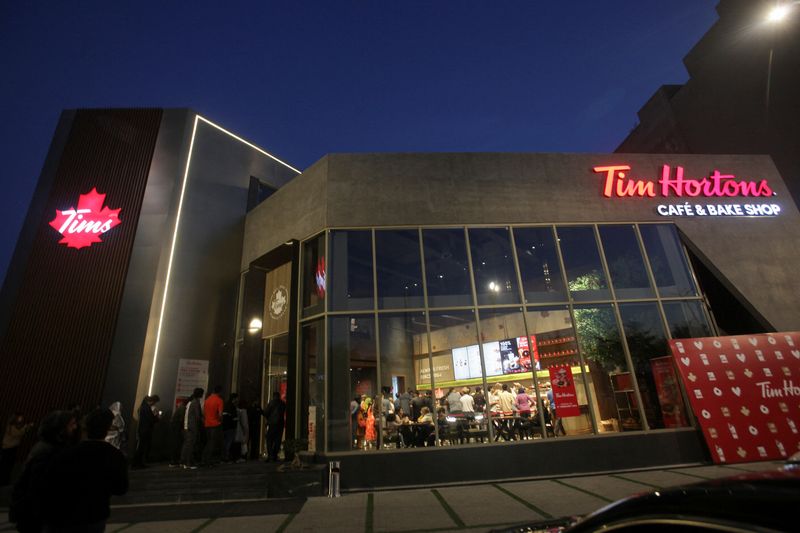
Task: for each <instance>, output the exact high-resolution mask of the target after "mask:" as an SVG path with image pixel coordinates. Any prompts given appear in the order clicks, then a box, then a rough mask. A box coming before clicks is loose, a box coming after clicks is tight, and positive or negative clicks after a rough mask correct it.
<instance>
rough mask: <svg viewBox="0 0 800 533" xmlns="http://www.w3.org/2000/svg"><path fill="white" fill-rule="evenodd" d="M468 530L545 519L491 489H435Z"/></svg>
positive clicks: (489, 486) (474, 486)
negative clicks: (481, 526) (474, 527)
mask: <svg viewBox="0 0 800 533" xmlns="http://www.w3.org/2000/svg"><path fill="white" fill-rule="evenodd" d="M438 490H439V493H440V494H441V495H442V496H443V497H444V499H445V501H446V502H447V504H448V505H450V507H452V508H453V510H454V511H455V512H456V514H457V515H458V516H459V517H460V518H461V520H463V521H464V523H465V524H466V525H467V526H477V525H480V524H500V523H504V522H526V521H532V520H541V519H542V518H544V517H543V516H541V515H539V514H538V513H536V512H535V511H533V510H532V509H529V508H528V507H525V506H524V505H522V504H521V503H520V502H518V501H516V500H515V499H513V498H512V497H510V496H508V495H507V494H505V493H503V492H501V491H499V490H497V489H496V488H495V487H494V486H492V485H472V486H468V487H448V488H441V489H438Z"/></svg>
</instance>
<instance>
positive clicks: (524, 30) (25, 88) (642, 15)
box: [0, 0, 717, 278]
mask: <svg viewBox="0 0 800 533" xmlns="http://www.w3.org/2000/svg"><path fill="white" fill-rule="evenodd" d="M715 5H716V1H711V0H671V1H669V2H664V1H660V0H639V1H634V0H628V1H616V0H615V1H612V0H603V1H589V0H586V1H580V2H577V1H564V2H546V1H544V0H527V1H522V0H514V1H512V0H507V1H489V0H484V1H467V0H452V1H445V0H428V1H411V0H394V1H390V0H374V1H367V0H362V1H345V0H319V1H304V0H295V1H283V2H278V1H272V0H261V1H258V2H256V1H253V2H244V1H241V2H219V1H215V2H211V1H192V2H188V1H185V2H179V1H170V2H148V1H144V0H140V1H137V2H113V1H108V0H105V1H102V2H81V1H77V0H74V1H59V2H38V3H37V2H24V1H7V2H4V3H3V5H2V7H0V66H2V71H0V101H2V109H3V120H2V122H0V141H2V142H0V160H2V183H3V186H4V189H3V191H2V194H1V195H0V198H1V200H0V201H1V202H2V204H1V205H0V207H1V208H2V209H1V210H0V278H4V277H5V271H6V268H7V265H8V262H9V260H10V258H11V254H12V253H13V248H14V246H15V244H16V239H17V235H18V234H19V231H20V228H21V225H22V222H23V219H24V217H25V213H26V212H27V207H28V204H29V203H30V200H31V195H32V194H33V190H34V186H35V184H36V181H37V180H38V177H39V172H40V171H41V168H42V164H43V163H44V159H45V156H46V154H47V150H48V147H49V143H50V140H51V137H52V135H53V131H54V129H55V126H56V124H57V121H58V117H59V114H60V112H61V110H62V109H65V108H81V107H141V106H152V107H191V108H194V109H195V110H196V111H198V112H199V113H201V114H202V115H204V116H206V117H207V118H209V119H210V120H213V121H215V122H217V123H218V124H220V125H222V126H224V127H226V128H227V129H229V130H231V131H233V132H235V133H237V134H239V135H241V136H243V137H245V138H247V139H248V140H250V141H252V142H253V143H255V144H257V145H259V146H261V147H262V148H264V149H266V150H267V151H269V152H271V153H273V154H275V155H276V156H278V157H279V158H282V159H283V160H285V161H287V162H289V163H290V164H292V165H293V166H295V167H298V168H300V169H303V168H306V167H308V166H309V165H311V164H312V163H313V162H314V161H316V160H317V159H319V158H320V157H322V156H324V155H325V154H327V153H331V152H395V151H515V152H516V151H524V152H608V151H612V150H613V149H614V148H616V146H617V145H618V144H619V142H620V141H621V140H622V139H623V138H624V137H625V136H626V135H627V133H628V132H629V131H630V130H631V128H632V127H633V126H634V125H635V123H636V112H637V111H638V110H639V108H640V107H641V106H642V105H643V104H644V103H645V102H646V101H647V99H648V98H649V97H650V95H651V94H652V93H653V92H654V91H655V90H656V89H657V88H658V87H659V86H660V85H662V84H666V83H683V82H684V81H686V79H687V74H686V70H685V69H684V67H683V63H682V58H683V56H684V55H686V53H687V52H688V51H689V50H690V48H691V47H692V46H693V44H694V43H696V42H697V40H698V39H699V38H700V36H702V35H703V34H704V33H705V32H706V31H707V30H708V28H710V27H711V25H712V24H713V23H714V21H716V19H717V15H716V12H715V10H714V7H715Z"/></svg>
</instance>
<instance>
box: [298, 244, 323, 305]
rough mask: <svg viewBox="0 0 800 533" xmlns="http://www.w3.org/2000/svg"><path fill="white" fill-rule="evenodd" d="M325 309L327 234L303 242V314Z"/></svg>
mask: <svg viewBox="0 0 800 533" xmlns="http://www.w3.org/2000/svg"><path fill="white" fill-rule="evenodd" d="M324 311H325V234H324V233H321V234H320V235H318V236H317V237H314V238H313V239H310V240H308V241H306V242H305V243H304V244H303V316H304V317H305V316H312V315H316V314H319V313H322V312H324Z"/></svg>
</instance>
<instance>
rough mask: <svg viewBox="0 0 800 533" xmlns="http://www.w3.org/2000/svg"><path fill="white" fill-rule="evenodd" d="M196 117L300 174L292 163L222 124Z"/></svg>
mask: <svg viewBox="0 0 800 533" xmlns="http://www.w3.org/2000/svg"><path fill="white" fill-rule="evenodd" d="M197 118H199V119H200V120H202V121H203V122H205V123H206V124H208V125H209V126H214V127H215V128H217V129H218V130H219V131H221V132H223V133H227V134H228V135H230V136H231V137H233V138H234V139H236V140H237V141H239V142H242V143H244V144H246V145H247V146H249V147H250V148H252V149H253V150H257V151H258V152H260V153H262V154H264V155H265V156H267V157H269V158H271V159H274V160H275V161H277V162H278V163H280V164H281V165H283V166H285V167H287V168H290V169H292V170H294V171H295V172H297V173H298V174H300V171H299V170H297V169H296V168H294V167H293V166H292V165H290V164H289V163H286V162H284V161H281V160H280V159H278V158H277V157H275V156H274V155H272V154H270V153H269V152H265V151H264V150H262V149H261V148H259V147H258V146H256V145H255V144H253V143H251V142H248V141H246V140H244V139H242V138H241V137H239V136H238V135H236V134H234V133H231V132H229V131H228V130H226V129H225V128H223V127H222V126H219V125H217V124H214V123H213V122H211V121H210V120H208V119H207V118H203V117H201V116H200V115H197Z"/></svg>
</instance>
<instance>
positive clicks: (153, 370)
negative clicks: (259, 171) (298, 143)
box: [147, 115, 300, 396]
mask: <svg viewBox="0 0 800 533" xmlns="http://www.w3.org/2000/svg"><path fill="white" fill-rule="evenodd" d="M198 120H202V121H203V122H205V123H206V124H208V125H209V126H213V127H215V128H217V129H218V130H220V131H221V132H223V133H227V134H228V135H230V136H231V137H233V138H234V139H236V140H237V141H239V142H241V143H244V144H245V145H247V146H249V147H250V148H252V149H254V150H256V151H258V152H259V153H262V154H264V155H265V156H267V157H269V158H270V159H273V160H275V161H277V162H278V163H280V164H282V165H284V166H286V167H288V168H290V169H292V170H294V171H295V172H297V173H298V174H300V171H299V170H297V169H296V168H294V167H293V166H291V165H289V164H288V163H284V162H283V161H281V160H280V159H278V158H277V157H275V156H274V155H272V154H270V153H267V152H265V151H264V150H262V149H261V148H259V147H258V146H256V145H254V144H253V143H251V142H248V141H246V140H244V139H242V138H241V137H239V136H238V135H234V134H233V133H231V132H229V131H228V130H226V129H225V128H223V127H222V126H218V125H217V124H214V123H213V122H211V121H210V120H208V119H206V118H203V117H201V116H200V115H195V116H194V126H193V127H192V140H191V141H190V142H189V155H188V156H187V157H186V169H185V170H184V172H183V183H182V184H181V196H180V199H179V200H178V213H177V216H176V217H175V230H174V231H173V232H172V245H171V246H170V249H169V261H168V262H167V277H166V281H165V282H164V295H163V297H162V298H161V311H160V312H159V315H158V330H157V331H156V345H155V348H154V350H153V366H152V367H151V369H150V384H149V385H148V386H147V395H148V396H150V395H151V394H153V380H154V379H155V376H156V362H157V361H158V347H159V344H160V343H161V326H162V325H163V324H164V310H165V309H166V308H167V293H168V292H169V282H170V274H172V260H173V258H174V256H175V243H176V242H177V240H178V227H179V226H180V223H181V210H182V209H183V196H184V194H185V193H186V183H187V181H188V179H189V166H190V165H191V163H192V152H193V150H194V138H195V135H196V134H197V122H198Z"/></svg>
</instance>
